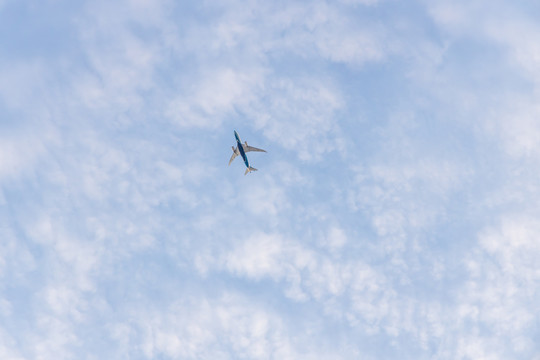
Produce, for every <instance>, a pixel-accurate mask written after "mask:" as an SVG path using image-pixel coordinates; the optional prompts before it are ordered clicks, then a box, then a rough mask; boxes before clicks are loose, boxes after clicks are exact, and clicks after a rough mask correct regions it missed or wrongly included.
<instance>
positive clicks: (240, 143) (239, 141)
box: [234, 131, 249, 168]
mask: <svg viewBox="0 0 540 360" xmlns="http://www.w3.org/2000/svg"><path fill="white" fill-rule="evenodd" d="M234 137H235V138H236V146H237V147H238V151H240V155H241V156H242V159H243V160H244V164H246V167H247V168H249V161H248V158H247V156H246V152H245V151H244V147H243V146H242V140H240V136H238V133H237V132H236V131H234Z"/></svg>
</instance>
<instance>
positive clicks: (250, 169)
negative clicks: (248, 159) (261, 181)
mask: <svg viewBox="0 0 540 360" xmlns="http://www.w3.org/2000/svg"><path fill="white" fill-rule="evenodd" d="M252 171H257V169H255V168H254V167H251V166H250V167H248V168H247V169H246V172H245V173H244V175H247V173H250V172H252Z"/></svg>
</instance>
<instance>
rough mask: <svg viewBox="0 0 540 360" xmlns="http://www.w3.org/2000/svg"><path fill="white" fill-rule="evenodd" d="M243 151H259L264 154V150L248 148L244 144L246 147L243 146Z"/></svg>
mask: <svg viewBox="0 0 540 360" xmlns="http://www.w3.org/2000/svg"><path fill="white" fill-rule="evenodd" d="M244 151H245V152H248V151H260V152H266V150H263V149H259V148H256V147H253V146H249V145H248V144H247V143H246V146H244Z"/></svg>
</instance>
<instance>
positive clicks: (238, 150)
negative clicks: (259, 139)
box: [229, 130, 266, 175]
mask: <svg viewBox="0 0 540 360" xmlns="http://www.w3.org/2000/svg"><path fill="white" fill-rule="evenodd" d="M234 137H235V138H236V147H234V146H233V147H232V151H233V154H232V156H231V160H229V165H231V163H232V161H233V160H234V158H235V157H237V156H238V155H242V159H244V164H246V167H247V169H246V172H245V173H244V175H247V173H248V172H252V171H257V169H255V168H254V167H251V166H250V165H249V161H248V158H247V156H246V153H247V152H248V151H261V152H266V150H263V149H257V148H256V147H253V146H249V145H248V143H247V141H246V142H245V145H242V140H240V136H238V133H237V132H236V130H235V131H234Z"/></svg>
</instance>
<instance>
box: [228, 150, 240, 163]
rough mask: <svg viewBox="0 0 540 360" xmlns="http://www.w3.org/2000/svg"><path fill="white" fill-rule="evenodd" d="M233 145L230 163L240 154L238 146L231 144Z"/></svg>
mask: <svg viewBox="0 0 540 360" xmlns="http://www.w3.org/2000/svg"><path fill="white" fill-rule="evenodd" d="M231 147H232V155H231V160H229V165H231V163H232V161H233V160H234V158H235V157H237V156H238V154H240V152H239V151H238V149H237V148H235V147H234V146H231Z"/></svg>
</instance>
